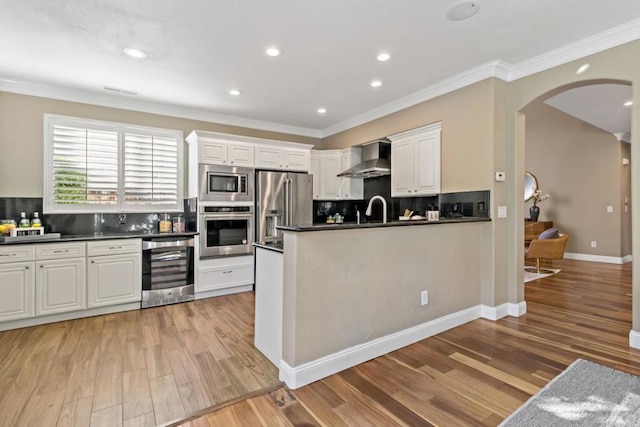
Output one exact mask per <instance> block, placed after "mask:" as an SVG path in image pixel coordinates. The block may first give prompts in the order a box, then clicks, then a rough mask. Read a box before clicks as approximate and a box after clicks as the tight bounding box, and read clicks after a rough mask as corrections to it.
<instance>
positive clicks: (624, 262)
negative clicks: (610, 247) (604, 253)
mask: <svg viewBox="0 0 640 427" xmlns="http://www.w3.org/2000/svg"><path fill="white" fill-rule="evenodd" d="M631 261H633V255H627V256H624V257H622V263H623V264H626V263H628V262H631Z"/></svg>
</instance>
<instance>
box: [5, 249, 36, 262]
mask: <svg viewBox="0 0 640 427" xmlns="http://www.w3.org/2000/svg"><path fill="white" fill-rule="evenodd" d="M34 259H35V249H34V246H33V245H10V246H3V247H0V264H4V263H7V262H22V261H33V260H34Z"/></svg>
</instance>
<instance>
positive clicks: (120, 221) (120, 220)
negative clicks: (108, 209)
mask: <svg viewBox="0 0 640 427" xmlns="http://www.w3.org/2000/svg"><path fill="white" fill-rule="evenodd" d="M126 223H127V214H120V215H118V224H126Z"/></svg>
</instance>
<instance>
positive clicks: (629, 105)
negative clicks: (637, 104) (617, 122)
mask: <svg viewBox="0 0 640 427" xmlns="http://www.w3.org/2000/svg"><path fill="white" fill-rule="evenodd" d="M623 105H624V106H625V107H631V106H632V105H633V101H627V102H625V103H624V104H623Z"/></svg>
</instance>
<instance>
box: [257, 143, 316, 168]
mask: <svg viewBox="0 0 640 427" xmlns="http://www.w3.org/2000/svg"><path fill="white" fill-rule="evenodd" d="M310 163H311V151H310V150H304V149H295V148H283V147H278V146H273V145H258V146H256V168H258V169H276V170H287V171H289V170H290V171H294V172H308V171H309V166H310Z"/></svg>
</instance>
